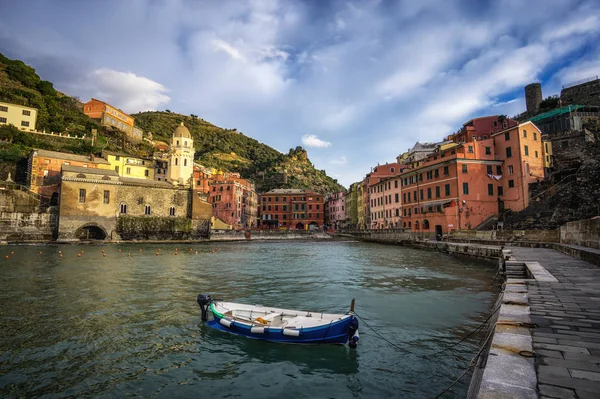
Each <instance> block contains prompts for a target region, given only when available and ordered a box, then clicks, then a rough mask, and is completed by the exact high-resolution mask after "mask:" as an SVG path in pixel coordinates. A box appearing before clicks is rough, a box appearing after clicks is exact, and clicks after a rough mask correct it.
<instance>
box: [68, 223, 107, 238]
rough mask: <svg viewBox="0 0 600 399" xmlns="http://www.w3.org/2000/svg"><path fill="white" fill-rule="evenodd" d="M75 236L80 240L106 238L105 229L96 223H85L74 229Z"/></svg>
mask: <svg viewBox="0 0 600 399" xmlns="http://www.w3.org/2000/svg"><path fill="white" fill-rule="evenodd" d="M75 238H78V239H80V240H106V231H104V229H103V228H102V227H100V226H98V225H97V224H86V225H84V226H81V227H80V228H78V229H77V231H75Z"/></svg>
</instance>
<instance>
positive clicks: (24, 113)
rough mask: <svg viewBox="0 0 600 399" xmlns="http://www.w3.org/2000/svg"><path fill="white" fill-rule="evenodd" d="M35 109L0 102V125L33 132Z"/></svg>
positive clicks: (35, 116)
mask: <svg viewBox="0 0 600 399" xmlns="http://www.w3.org/2000/svg"><path fill="white" fill-rule="evenodd" d="M37 113H38V111H37V109H35V108H31V107H25V106H23V105H17V104H10V103H3V102H0V125H14V126H16V127H17V128H19V129H20V130H26V131H29V132H31V131H35V123H36V122H37Z"/></svg>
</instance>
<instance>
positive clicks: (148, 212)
mask: <svg viewBox="0 0 600 399" xmlns="http://www.w3.org/2000/svg"><path fill="white" fill-rule="evenodd" d="M151 214H152V208H150V205H146V206H145V207H144V215H151Z"/></svg>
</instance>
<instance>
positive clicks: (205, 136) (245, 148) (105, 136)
mask: <svg viewBox="0 0 600 399" xmlns="http://www.w3.org/2000/svg"><path fill="white" fill-rule="evenodd" d="M0 101H4V102H8V103H13V104H20V105H25V106H29V107H34V108H37V109H38V119H37V126H36V129H37V130H39V131H41V130H45V131H46V132H61V133H69V134H71V135H75V136H80V137H81V136H83V135H84V134H85V135H86V137H87V138H89V137H90V136H91V134H90V132H91V130H92V129H97V130H98V137H97V140H95V142H94V145H93V146H92V143H91V140H88V139H86V140H72V139H70V140H69V139H64V138H59V137H56V136H54V137H52V136H44V135H37V134H32V133H24V132H20V131H19V130H18V129H16V128H14V127H13V126H6V125H2V126H0V179H3V178H6V176H7V175H8V173H9V172H10V173H11V175H12V176H13V178H15V176H16V177H17V179H19V181H20V182H22V183H23V182H24V180H23V178H24V171H23V170H22V169H23V168H26V159H27V156H28V154H29V152H30V151H31V149H33V148H41V149H47V150H53V151H63V152H70V153H75V154H90V153H96V154H98V153H99V152H100V151H101V150H103V149H107V150H112V151H120V152H124V153H127V154H131V155H134V156H141V157H150V156H152V152H153V148H152V146H150V145H149V144H148V143H147V142H134V141H131V140H129V139H128V138H127V137H126V136H125V135H124V134H123V133H122V132H121V131H119V130H117V129H113V128H105V127H101V126H99V125H98V124H97V123H96V122H95V121H94V120H92V119H90V118H88V117H87V116H86V115H85V114H84V113H83V106H82V103H81V102H80V101H79V100H78V99H76V98H73V97H69V96H67V95H64V94H62V93H60V92H58V91H56V90H55V89H54V86H53V84H52V83H51V82H48V81H45V80H41V79H40V77H39V76H38V75H37V74H36V72H35V69H33V68H32V67H30V66H28V65H26V64H25V63H23V62H22V61H19V60H10V59H8V58H6V57H5V56H4V55H2V54H0ZM133 116H134V117H135V118H136V125H137V126H138V127H140V128H141V129H143V130H144V132H146V133H147V132H152V135H153V138H154V139H155V140H160V141H166V142H168V141H169V137H170V135H171V133H172V132H173V130H174V129H175V127H176V126H177V125H178V124H179V123H180V122H182V121H183V122H185V124H186V126H187V127H188V128H189V129H190V132H191V133H192V135H193V137H194V145H195V147H196V156H195V157H196V160H197V161H198V162H199V163H202V164H203V165H206V166H212V167H215V168H221V169H223V170H225V171H234V172H240V174H241V175H242V176H243V177H246V178H249V179H252V180H254V181H255V182H256V185H257V190H258V191H259V192H263V191H268V190H270V189H273V188H307V189H313V190H316V191H318V192H320V193H324V194H325V193H330V192H334V191H340V190H343V187H342V186H340V185H339V184H337V182H336V181H335V180H333V179H331V178H330V177H328V176H327V175H326V174H325V171H319V170H316V169H315V168H314V167H313V165H312V164H311V162H310V161H309V160H308V157H307V156H306V151H304V150H303V149H301V148H296V149H295V150H290V153H289V154H282V153H280V152H279V151H277V150H275V149H273V148H271V147H269V146H267V145H265V144H262V143H259V142H258V141H257V140H254V139H252V138H250V137H247V136H244V135H243V134H242V133H239V132H237V130H235V129H233V130H227V129H223V128H220V127H218V126H215V125H213V124H211V123H209V122H207V121H205V120H203V119H201V118H198V117H197V116H195V115H191V116H185V115H180V114H176V113H171V112H143V113H139V114H136V115H133ZM17 165H18V167H17Z"/></svg>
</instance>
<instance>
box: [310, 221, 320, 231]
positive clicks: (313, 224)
mask: <svg viewBox="0 0 600 399" xmlns="http://www.w3.org/2000/svg"><path fill="white" fill-rule="evenodd" d="M318 228H319V225H318V224H317V222H310V223H309V225H308V229H309V230H316V229H318Z"/></svg>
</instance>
